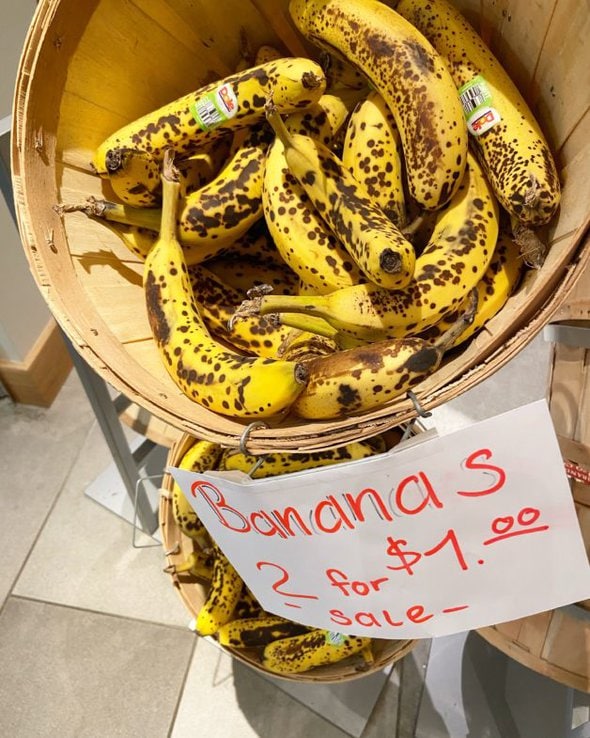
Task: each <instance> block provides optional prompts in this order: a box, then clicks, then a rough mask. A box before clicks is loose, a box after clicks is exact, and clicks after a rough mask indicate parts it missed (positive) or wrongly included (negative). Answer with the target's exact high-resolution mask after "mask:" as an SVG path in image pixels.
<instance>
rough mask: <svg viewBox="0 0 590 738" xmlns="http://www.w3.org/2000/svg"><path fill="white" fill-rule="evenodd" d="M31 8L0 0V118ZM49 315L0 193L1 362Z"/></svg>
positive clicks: (20, 350) (22, 351)
mask: <svg viewBox="0 0 590 738" xmlns="http://www.w3.org/2000/svg"><path fill="white" fill-rule="evenodd" d="M35 6H36V2H34V0H16V1H15V0H0V120H1V119H3V118H6V117H7V116H11V114H12V98H13V93H14V86H15V82H16V75H17V68H18V63H19V59H20V54H21V50H22V47H23V43H24V39H25V36H26V33H27V29H28V27H29V24H30V22H31V18H32V15H33V12H34V10H35ZM2 144H4V145H5V144H6V141H5V140H3V141H2ZM3 149H4V146H3ZM3 158H4V157H3ZM0 165H1V163H0ZM49 317H50V313H49V310H48V309H47V306H46V303H45V301H44V300H43V298H42V297H41V294H40V292H39V290H38V288H37V286H36V284H35V281H34V280H33V277H32V275H31V273H30V270H29V265H28V262H27V260H26V257H25V254H24V251H23V247H22V245H21V242H20V238H19V235H18V231H17V229H16V227H15V226H14V224H13V222H12V219H11V216H10V212H9V210H8V207H7V206H6V203H5V202H4V200H3V198H2V196H1V195H0V360H1V359H6V360H9V361H22V360H24V358H25V357H26V355H27V353H28V351H29V350H30V349H31V348H32V346H33V344H34V342H35V340H36V339H37V338H38V336H39V334H40V333H41V331H42V330H43V328H44V327H45V325H46V324H47V321H48V320H49Z"/></svg>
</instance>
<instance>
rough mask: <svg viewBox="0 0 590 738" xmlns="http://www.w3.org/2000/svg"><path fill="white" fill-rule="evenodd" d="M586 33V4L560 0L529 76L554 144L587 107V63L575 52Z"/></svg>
mask: <svg viewBox="0 0 590 738" xmlns="http://www.w3.org/2000/svg"><path fill="white" fill-rule="evenodd" d="M589 34H590V14H589V13H588V5H587V4H586V3H581V2H579V0H560V1H559V2H558V3H557V4H556V7H555V12H554V14H553V16H552V19H551V24H550V26H549V29H548V31H547V36H546V38H545V42H544V44H543V49H542V53H541V56H540V58H539V63H538V65H537V68H536V71H535V76H534V80H533V82H534V84H535V85H536V86H537V87H538V88H539V90H540V92H541V94H540V95H539V100H538V103H537V110H538V113H539V115H540V117H541V119H542V120H543V123H544V126H543V128H544V131H545V134H546V135H547V137H548V138H549V141H550V142H551V143H552V144H553V146H554V147H555V148H559V146H560V145H561V143H562V142H563V141H565V140H567V137H568V136H569V134H570V133H571V131H572V130H573V129H574V128H575V125H576V124H577V123H578V121H579V120H580V119H581V118H582V116H583V114H584V113H585V111H586V110H587V109H588V91H589V90H590V65H588V64H580V56H579V55H580V49H581V48H582V47H585V46H587V39H588V35H589Z"/></svg>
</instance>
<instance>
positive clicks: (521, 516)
mask: <svg viewBox="0 0 590 738" xmlns="http://www.w3.org/2000/svg"><path fill="white" fill-rule="evenodd" d="M540 515H541V511H540V510H538V509H537V508H536V507H523V508H522V510H521V511H520V512H519V513H518V515H517V516H516V520H515V519H514V517H513V516H512V515H506V516H503V517H499V518H496V519H495V520H493V521H492V525H491V528H492V532H493V533H495V534H496V535H495V536H493V537H492V538H488V539H487V541H484V542H483V545H484V546H489V545H490V543H496V542H497V541H503V540H505V539H506V538H513V537H514V536H523V535H527V534H528V533H539V532H541V531H544V530H548V529H549V526H548V525H534V524H535V523H536V522H537V520H538V519H539V517H540ZM516 524H517V525H519V526H522V527H521V528H520V529H518V530H513V529H514V527H515V525H516ZM531 526H533V527H531Z"/></svg>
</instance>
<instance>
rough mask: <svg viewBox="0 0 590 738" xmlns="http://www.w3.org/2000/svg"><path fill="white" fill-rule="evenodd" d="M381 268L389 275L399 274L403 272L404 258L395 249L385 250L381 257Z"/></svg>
mask: <svg viewBox="0 0 590 738" xmlns="http://www.w3.org/2000/svg"><path fill="white" fill-rule="evenodd" d="M379 266H380V267H381V269H383V271H384V272H386V273H387V274H399V272H401V271H402V258H401V256H400V255H399V254H398V253H397V251H394V250H393V249H384V250H383V251H382V252H381V254H380V255H379Z"/></svg>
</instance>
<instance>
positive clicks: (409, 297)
mask: <svg viewBox="0 0 590 738" xmlns="http://www.w3.org/2000/svg"><path fill="white" fill-rule="evenodd" d="M497 238H498V206H497V204H496V200H495V198H494V196H493V193H492V191H491V189H490V186H489V184H488V182H487V180H486V178H485V176H484V174H483V171H482V170H481V167H480V165H479V164H478V162H477V160H476V159H475V157H474V156H472V155H471V154H469V156H468V166H467V169H466V172H465V175H464V177H463V181H462V183H461V187H460V188H459V190H458V191H457V192H456V193H455V195H454V196H453V198H452V200H451V202H450V203H449V205H448V206H447V207H446V208H445V209H443V210H441V212H440V213H439V215H438V217H437V222H436V225H435V228H434V231H433V234H432V237H431V239H430V243H429V244H428V246H427V247H426V248H425V249H424V251H423V252H422V254H421V255H420V256H419V257H418V259H417V260H416V270H415V274H414V278H413V279H412V281H411V283H410V284H409V285H408V287H406V288H405V289H403V290H384V289H382V288H379V287H377V286H376V285H373V284H361V285H355V286H353V287H347V288H345V289H341V290H336V291H335V292H332V293H330V294H329V295H321V296H317V297H315V296H309V295H301V296H300V295H296V296H289V295H264V296H262V297H255V298H254V299H252V300H249V301H245V302H244V303H242V305H241V306H240V307H239V308H238V310H237V311H236V313H234V319H238V318H239V317H240V316H241V315H249V314H252V313H254V314H255V313H259V314H262V315H264V314H266V313H283V312H287V313H295V312H301V313H304V314H307V315H310V316H314V317H319V318H323V319H324V320H325V321H327V322H328V323H330V325H332V327H333V328H335V329H336V330H337V331H339V332H340V333H342V334H345V335H349V336H352V337H353V338H356V339H359V340H364V341H380V340H383V339H388V338H404V337H406V336H408V335H415V334H416V333H419V332H421V331H423V330H425V329H426V328H429V327H430V326H432V325H434V324H435V323H437V322H438V321H439V320H440V318H441V317H442V316H443V315H445V314H446V313H450V312H451V311H452V310H454V309H455V308H457V307H458V306H459V304H460V303H461V302H462V301H463V300H464V299H465V297H466V296H467V294H468V293H469V292H470V290H471V289H472V288H473V287H475V285H476V284H477V283H478V282H479V280H480V279H481V277H482V276H483V274H484V272H485V270H486V269H487V267H488V264H489V263H490V261H491V259H492V255H493V252H494V248H495V246H496V241H497Z"/></svg>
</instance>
